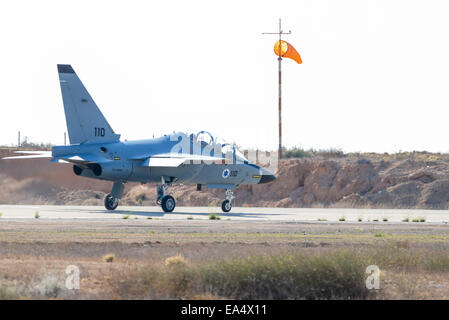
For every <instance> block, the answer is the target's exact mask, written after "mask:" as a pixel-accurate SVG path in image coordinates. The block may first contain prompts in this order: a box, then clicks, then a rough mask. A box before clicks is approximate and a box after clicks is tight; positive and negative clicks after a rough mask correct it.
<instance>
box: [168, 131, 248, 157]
mask: <svg viewBox="0 0 449 320" xmlns="http://www.w3.org/2000/svg"><path fill="white" fill-rule="evenodd" d="M170 140H171V141H178V142H179V143H180V145H181V146H179V145H177V150H175V152H176V153H189V154H201V155H203V156H211V157H218V158H223V159H228V160H231V161H233V162H234V163H235V162H241V163H242V162H248V159H246V158H245V156H244V155H243V154H242V153H241V152H240V151H239V150H238V149H237V148H236V147H235V145H233V144H230V143H227V142H226V141H225V140H224V139H222V138H221V137H217V136H213V135H212V134H211V133H210V132H208V131H199V132H198V133H185V132H175V133H173V134H171V135H170Z"/></svg>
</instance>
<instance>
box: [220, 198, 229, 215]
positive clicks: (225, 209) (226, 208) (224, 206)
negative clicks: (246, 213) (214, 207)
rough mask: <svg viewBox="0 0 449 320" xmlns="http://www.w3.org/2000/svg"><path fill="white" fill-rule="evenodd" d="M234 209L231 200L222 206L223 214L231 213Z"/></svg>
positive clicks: (224, 202)
mask: <svg viewBox="0 0 449 320" xmlns="http://www.w3.org/2000/svg"><path fill="white" fill-rule="evenodd" d="M231 209H232V204H231V201H229V200H225V201H223V203H222V204H221V210H223V212H229V211H231Z"/></svg>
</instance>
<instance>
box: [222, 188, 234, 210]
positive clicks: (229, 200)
mask: <svg viewBox="0 0 449 320" xmlns="http://www.w3.org/2000/svg"><path fill="white" fill-rule="evenodd" d="M225 194H226V199H225V200H224V201H223V202H222V203H221V210H223V212H229V211H231V209H232V199H234V192H232V190H231V189H226V193H225Z"/></svg>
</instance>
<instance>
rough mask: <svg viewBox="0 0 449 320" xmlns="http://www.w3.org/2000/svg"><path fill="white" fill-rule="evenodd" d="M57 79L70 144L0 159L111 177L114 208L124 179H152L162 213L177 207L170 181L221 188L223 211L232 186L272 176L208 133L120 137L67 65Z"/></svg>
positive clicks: (61, 67) (60, 68)
mask: <svg viewBox="0 0 449 320" xmlns="http://www.w3.org/2000/svg"><path fill="white" fill-rule="evenodd" d="M58 73H59V82H60V85H61V92H62V99H63V102H64V111H65V117H66V123H67V131H68V134H69V139H70V145H68V146H54V147H53V148H52V150H51V151H16V152H18V153H22V154H25V155H22V156H14V157H7V158H4V159H26V158H51V161H52V162H61V163H69V164H72V165H73V172H74V173H75V174H76V175H77V176H81V177H87V178H93V179H100V180H108V181H112V182H113V187H112V191H111V193H110V194H108V195H107V196H106V197H105V199H104V205H105V207H106V209H108V210H114V209H115V208H117V206H118V204H119V202H120V199H121V198H122V196H123V190H124V184H125V183H126V182H128V181H135V182H141V183H147V182H156V183H160V184H158V185H157V187H156V188H157V203H158V205H160V206H161V207H162V210H164V211H165V212H172V211H173V210H174V209H175V199H174V198H173V197H172V196H171V195H169V194H167V189H168V187H170V186H171V185H172V184H173V183H183V184H196V185H197V190H198V191H200V190H201V188H202V186H203V185H205V186H206V187H207V188H218V189H224V190H225V200H224V201H223V203H222V206H221V208H222V210H223V211H224V212H229V211H230V210H231V208H232V200H233V198H234V196H233V190H234V189H235V188H236V186H238V185H241V184H258V183H267V182H270V181H273V180H274V179H275V176H274V175H273V174H272V173H271V172H270V171H268V170H267V169H265V168H262V167H260V166H258V165H256V164H252V163H249V162H248V160H247V159H246V158H245V157H244V156H243V155H242V154H241V153H240V152H239V151H238V150H237V149H236V148H235V146H233V145H230V144H226V143H224V142H223V141H219V140H218V139H217V138H214V137H213V136H212V135H211V134H209V133H208V132H205V131H201V132H199V133H197V134H186V133H173V134H169V135H164V136H163V137H159V138H156V139H149V140H136V141H126V140H125V141H120V135H119V134H116V133H115V132H114V130H112V128H111V126H110V125H109V123H108V122H107V121H106V119H105V117H104V116H103V114H102V113H101V111H100V109H99V108H98V107H97V105H96V104H95V102H94V100H93V99H92V98H91V96H90V94H89V93H88V92H87V90H86V88H85V87H84V85H83V84H82V82H81V81H80V79H79V78H78V76H77V75H76V73H75V71H74V70H73V68H72V67H71V66H70V65H63V64H60V65H58Z"/></svg>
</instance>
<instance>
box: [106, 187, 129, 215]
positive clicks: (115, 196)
mask: <svg viewBox="0 0 449 320" xmlns="http://www.w3.org/2000/svg"><path fill="white" fill-rule="evenodd" d="M124 189H125V184H124V183H123V182H120V181H116V182H114V185H113V186H112V191H111V193H110V194H108V195H107V196H106V197H105V198H104V206H105V208H106V209H108V210H115V209H116V208H117V206H118V204H119V203H120V199H121V198H122V196H123V190H124Z"/></svg>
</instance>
